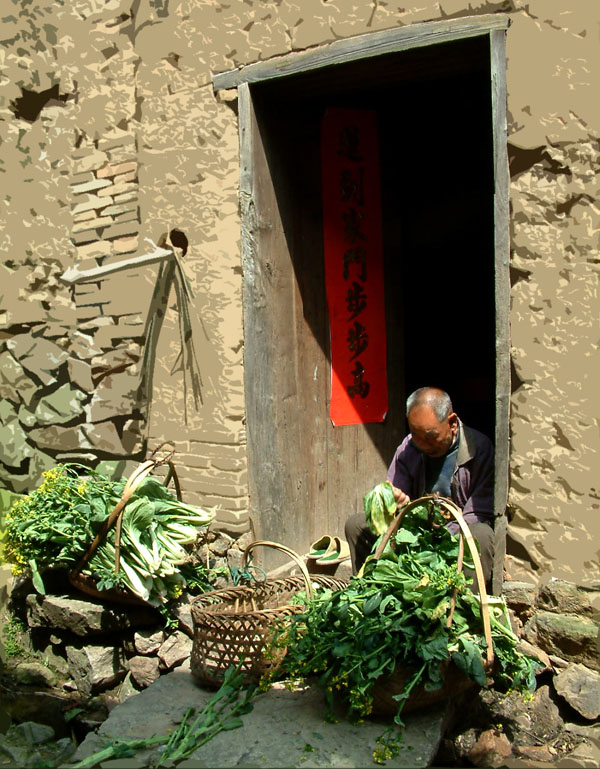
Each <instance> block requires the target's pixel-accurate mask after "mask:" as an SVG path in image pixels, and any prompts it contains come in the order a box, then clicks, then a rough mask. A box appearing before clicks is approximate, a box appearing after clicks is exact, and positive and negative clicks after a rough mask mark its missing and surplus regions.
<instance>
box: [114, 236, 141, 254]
mask: <svg viewBox="0 0 600 769" xmlns="http://www.w3.org/2000/svg"><path fill="white" fill-rule="evenodd" d="M139 240H140V239H139V237H138V236H137V235H135V236H134V237H132V238H116V239H115V240H113V241H112V244H113V246H114V252H115V254H130V253H132V252H134V251H137V248H138V245H139Z"/></svg>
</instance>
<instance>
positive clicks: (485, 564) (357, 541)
mask: <svg viewBox="0 0 600 769" xmlns="http://www.w3.org/2000/svg"><path fill="white" fill-rule="evenodd" d="M468 526H469V529H470V530H471V534H472V535H473V539H475V540H477V543H478V544H479V550H480V553H479V557H480V559H481V568H482V570H483V577H484V579H485V585H486V590H487V591H488V592H490V590H491V582H492V569H493V566H494V529H493V528H492V527H491V526H490V524H489V523H484V522H483V521H475V522H473V523H468ZM345 534H346V541H347V542H348V547H349V548H350V559H351V561H352V573H353V574H356V573H357V572H358V570H359V569H360V567H361V566H362V565H363V563H364V562H365V560H366V558H367V556H368V555H369V554H370V552H371V550H372V549H373V545H374V544H375V540H376V539H377V537H375V536H374V535H373V534H372V533H371V530H370V529H369V527H368V526H367V524H366V522H365V516H364V513H357V514H356V515H351V516H350V518H348V520H347V521H346V526H345ZM465 557H467V558H468V557H469V552H468V548H467V547H465ZM464 572H465V576H466V577H469V578H472V579H473V586H472V589H473V592H478V591H477V578H476V577H475V572H474V571H473V569H466V568H465V569H464Z"/></svg>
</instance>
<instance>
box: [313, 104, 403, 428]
mask: <svg viewBox="0 0 600 769" xmlns="http://www.w3.org/2000/svg"><path fill="white" fill-rule="evenodd" d="M321 171H322V191H323V237H324V253H325V289H326V294H327V307H328V310H329V328H330V336H331V403H330V417H331V421H332V422H333V424H334V425H353V424H361V423H364V422H383V420H384V419H385V415H386V413H387V409H388V393H387V375H386V335H385V308H384V285H383V246H382V234H381V193H380V187H379V153H378V141H377V122H376V114H375V112H373V111H370V110H350V109H329V110H327V112H326V113H325V115H324V117H323V123H322V126H321Z"/></svg>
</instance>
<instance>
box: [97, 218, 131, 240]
mask: <svg viewBox="0 0 600 769" xmlns="http://www.w3.org/2000/svg"><path fill="white" fill-rule="evenodd" d="M139 229H140V224H139V222H137V221H134V222H122V223H121V224H113V225H112V226H111V227H106V229H105V230H104V232H103V236H102V237H103V238H106V239H110V238H120V237H123V236H124V235H134V234H136V233H137V232H139Z"/></svg>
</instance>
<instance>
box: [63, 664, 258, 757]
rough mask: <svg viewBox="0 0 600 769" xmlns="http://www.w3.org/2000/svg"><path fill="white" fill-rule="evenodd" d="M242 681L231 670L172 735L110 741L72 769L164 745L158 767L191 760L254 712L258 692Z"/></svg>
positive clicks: (237, 726)
mask: <svg viewBox="0 0 600 769" xmlns="http://www.w3.org/2000/svg"><path fill="white" fill-rule="evenodd" d="M243 680H244V676H243V674H242V673H241V672H240V670H239V669H238V668H236V667H235V666H232V667H230V668H229V669H228V670H227V671H226V672H225V678H224V680H223V683H222V684H221V686H220V688H219V689H218V690H217V691H216V692H215V693H214V694H213V695H212V697H211V698H210V699H209V700H208V702H207V703H206V705H205V706H204V707H203V708H202V710H200V712H198V713H196V708H193V707H190V708H188V709H187V710H186V711H185V713H184V715H183V718H182V720H181V722H180V724H179V726H178V728H177V729H175V731H173V732H172V733H171V734H170V735H164V736H158V737H150V738H148V739H134V740H122V739H114V740H109V741H108V744H107V745H106V746H105V747H104V748H102V749H101V750H99V751H97V752H95V753H93V754H92V755H90V756H88V757H87V758H84V759H83V760H82V761H79V763H77V764H75V765H74V767H73V769H89V767H94V766H98V765H100V764H102V762H104V761H108V760H110V759H115V758H125V757H128V756H133V755H135V753H136V752H137V751H140V750H145V749H148V748H153V747H155V746H156V745H164V748H163V749H162V750H161V754H160V760H159V761H158V764H157V766H163V765H164V763H165V762H167V761H181V760H183V759H184V758H187V757H188V756H191V755H192V753H194V752H195V751H196V750H198V748H200V747H201V746H202V745H205V744H206V743H207V742H209V740H211V739H212V738H213V737H215V736H216V735H217V734H219V732H223V731H229V730H231V729H237V728H239V727H240V726H242V720H241V718H240V716H242V715H244V714H245V713H249V712H250V711H251V710H252V708H253V707H254V704H253V703H252V698H253V697H254V695H255V694H256V693H257V691H258V689H257V687H256V686H248V687H245V686H244V684H243Z"/></svg>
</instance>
